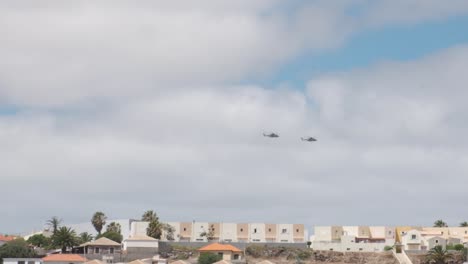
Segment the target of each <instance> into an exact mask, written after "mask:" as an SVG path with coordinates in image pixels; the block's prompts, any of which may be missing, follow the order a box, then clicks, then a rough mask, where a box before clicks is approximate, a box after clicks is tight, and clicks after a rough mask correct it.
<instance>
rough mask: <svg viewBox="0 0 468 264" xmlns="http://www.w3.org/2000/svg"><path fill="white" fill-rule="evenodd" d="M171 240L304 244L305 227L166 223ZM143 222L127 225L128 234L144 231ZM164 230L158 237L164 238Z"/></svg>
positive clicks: (254, 224)
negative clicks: (170, 233) (171, 231)
mask: <svg viewBox="0 0 468 264" xmlns="http://www.w3.org/2000/svg"><path fill="white" fill-rule="evenodd" d="M167 224H169V225H170V226H172V228H173V230H174V232H173V234H172V238H173V240H174V241H195V242H196V241H198V242H207V241H208V237H209V238H210V241H219V242H250V243H252V242H258V243H265V242H270V243H305V242H306V241H307V240H306V239H307V237H308V235H307V230H306V229H305V227H304V225H303V224H266V223H217V222H168V223H167ZM147 227H148V223H147V222H134V223H132V224H131V229H132V230H131V231H130V233H131V234H132V235H143V234H146V228H147ZM167 238H168V236H167V233H166V232H164V233H163V235H162V238H161V240H162V241H164V240H168V239H167Z"/></svg>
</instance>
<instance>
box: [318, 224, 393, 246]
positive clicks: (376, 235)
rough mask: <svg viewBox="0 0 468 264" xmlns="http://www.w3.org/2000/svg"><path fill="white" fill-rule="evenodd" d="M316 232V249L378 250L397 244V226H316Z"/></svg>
mask: <svg viewBox="0 0 468 264" xmlns="http://www.w3.org/2000/svg"><path fill="white" fill-rule="evenodd" d="M314 234H315V235H314V236H312V237H311V238H310V241H311V242H312V248H313V249H315V250H332V251H339V252H378V251H383V250H384V248H385V246H387V245H389V246H393V245H394V244H395V228H392V227H386V226H316V227H314Z"/></svg>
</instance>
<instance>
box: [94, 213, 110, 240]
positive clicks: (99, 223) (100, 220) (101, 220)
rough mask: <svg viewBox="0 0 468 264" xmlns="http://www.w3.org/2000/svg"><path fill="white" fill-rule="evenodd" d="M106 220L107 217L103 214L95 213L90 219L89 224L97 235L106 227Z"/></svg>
mask: <svg viewBox="0 0 468 264" xmlns="http://www.w3.org/2000/svg"><path fill="white" fill-rule="evenodd" d="M106 220H107V217H106V215H105V214H104V213H103V212H96V213H94V215H93V217H92V218H91V223H92V224H93V226H94V228H95V229H96V231H97V232H98V234H99V235H100V234H101V231H102V228H103V227H104V226H105V225H106Z"/></svg>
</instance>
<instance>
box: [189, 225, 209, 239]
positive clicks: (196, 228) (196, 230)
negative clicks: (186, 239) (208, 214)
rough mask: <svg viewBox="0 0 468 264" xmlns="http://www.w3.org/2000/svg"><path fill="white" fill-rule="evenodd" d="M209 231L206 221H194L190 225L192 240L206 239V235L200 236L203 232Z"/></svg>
mask: <svg viewBox="0 0 468 264" xmlns="http://www.w3.org/2000/svg"><path fill="white" fill-rule="evenodd" d="M208 231H209V225H208V222H195V223H194V224H193V226H192V232H193V234H192V241H207V239H206V237H202V236H200V235H201V234H202V233H203V232H208Z"/></svg>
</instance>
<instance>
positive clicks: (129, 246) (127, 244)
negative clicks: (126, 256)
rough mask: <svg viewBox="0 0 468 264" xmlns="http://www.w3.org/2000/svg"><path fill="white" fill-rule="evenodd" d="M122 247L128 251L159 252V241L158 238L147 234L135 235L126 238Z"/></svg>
mask: <svg viewBox="0 0 468 264" xmlns="http://www.w3.org/2000/svg"><path fill="white" fill-rule="evenodd" d="M122 247H123V249H124V250H126V251H127V252H135V251H138V252H145V253H154V254H156V253H158V248H159V243H158V240H157V239H155V238H152V237H149V236H147V235H142V236H133V237H129V238H127V239H125V240H124V241H123V242H122Z"/></svg>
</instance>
